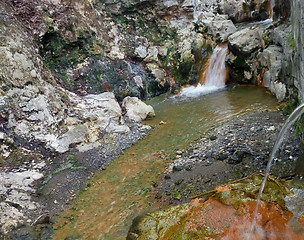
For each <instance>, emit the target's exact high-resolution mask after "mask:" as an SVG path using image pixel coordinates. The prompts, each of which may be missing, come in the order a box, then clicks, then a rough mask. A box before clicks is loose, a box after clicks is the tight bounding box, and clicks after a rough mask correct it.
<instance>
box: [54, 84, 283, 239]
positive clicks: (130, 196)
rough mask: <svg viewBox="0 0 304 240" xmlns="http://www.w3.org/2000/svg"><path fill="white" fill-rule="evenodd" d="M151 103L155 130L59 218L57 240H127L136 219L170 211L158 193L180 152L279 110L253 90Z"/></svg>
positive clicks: (261, 91) (262, 91)
mask: <svg viewBox="0 0 304 240" xmlns="http://www.w3.org/2000/svg"><path fill="white" fill-rule="evenodd" d="M147 103H148V104H150V105H152V106H153V107H154V109H155V112H156V118H154V119H151V120H148V121H146V124H148V125H150V126H152V128H153V129H152V130H151V131H150V133H149V134H148V136H147V137H146V138H144V139H143V140H141V141H139V142H138V143H136V144H135V145H134V146H132V147H131V148H129V149H127V150H126V151H125V152H124V153H123V154H122V155H121V156H119V157H118V158H117V159H115V160H114V161H113V162H112V163H111V164H110V165H109V166H108V167H107V168H106V169H105V170H103V171H101V173H100V174H98V175H96V176H95V177H94V178H92V179H91V180H90V182H89V184H88V185H87V188H86V189H85V190H84V191H82V192H81V193H80V194H79V195H78V196H77V198H76V200H75V202H74V204H73V205H72V207H71V208H69V209H68V210H67V211H65V213H64V214H63V215H62V216H61V217H59V218H58V219H57V223H56V224H55V225H54V229H55V237H54V238H55V239H66V238H68V237H71V238H72V239H77V238H81V239H125V238H126V236H127V233H128V231H129V229H130V226H131V225H132V221H133V219H134V218H135V217H137V216H138V215H141V214H143V213H146V212H149V211H154V210H157V209H159V208H161V207H163V206H165V204H164V203H162V202H161V201H159V199H158V198H155V193H154V192H155V188H157V187H158V183H159V182H160V181H162V180H163V176H164V172H165V171H166V168H167V167H168V166H169V164H170V163H172V162H173V161H174V159H175V157H176V151H181V150H182V151H183V150H184V149H186V148H187V147H188V146H189V144H190V143H192V142H193V141H195V140H197V139H199V138H201V137H202V136H204V134H205V133H206V132H207V131H209V130H210V129H211V128H213V127H217V126H219V125H221V124H222V123H224V122H226V121H228V120H231V119H233V118H234V117H236V116H240V115H243V114H245V113H250V112H261V111H275V110H276V106H277V105H278V103H277V101H276V99H275V98H274V97H273V96H272V95H270V94H269V93H267V92H266V91H265V89H263V88H257V87H250V86H247V87H245V86H242V87H241V86H230V87H226V88H225V89H224V90H221V91H218V92H215V93H212V94H208V95H204V96H200V97H196V98H189V97H188V98H183V97H179V96H175V97H172V96H160V97H158V98H155V99H152V100H150V101H148V102H147Z"/></svg>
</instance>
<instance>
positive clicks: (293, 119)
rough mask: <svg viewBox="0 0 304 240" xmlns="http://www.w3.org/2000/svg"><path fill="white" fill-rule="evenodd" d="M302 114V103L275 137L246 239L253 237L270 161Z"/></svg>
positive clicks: (303, 108) (303, 109)
mask: <svg viewBox="0 0 304 240" xmlns="http://www.w3.org/2000/svg"><path fill="white" fill-rule="evenodd" d="M303 113H304V103H302V104H301V105H300V106H298V107H297V108H296V109H295V110H294V111H293V112H292V113H291V115H290V116H289V117H288V119H287V120H286V121H285V123H284V125H283V127H282V129H281V131H280V133H279V135H278V136H277V139H276V142H275V144H274V147H273V149H272V152H271V154H270V157H269V160H268V164H267V167H266V172H265V177H264V180H263V182H262V185H261V188H260V191H259V195H258V199H257V205H256V209H255V212H254V217H253V220H252V225H251V229H250V235H249V236H248V239H252V236H254V232H255V228H256V221H257V217H258V209H259V205H260V201H261V196H262V193H263V190H264V187H265V184H266V181H267V178H268V176H269V172H270V168H271V164H272V161H273V159H274V157H275V154H276V152H277V151H278V150H279V148H280V146H281V144H282V142H283V139H284V136H285V134H286V132H287V131H288V130H289V129H290V128H291V126H292V125H293V124H294V123H295V122H296V120H297V119H298V118H299V117H301V115H302V114H303Z"/></svg>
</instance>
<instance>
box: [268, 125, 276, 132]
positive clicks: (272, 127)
mask: <svg viewBox="0 0 304 240" xmlns="http://www.w3.org/2000/svg"><path fill="white" fill-rule="evenodd" d="M275 130H276V128H275V126H271V127H269V128H267V131H275Z"/></svg>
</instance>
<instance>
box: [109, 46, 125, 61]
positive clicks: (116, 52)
mask: <svg viewBox="0 0 304 240" xmlns="http://www.w3.org/2000/svg"><path fill="white" fill-rule="evenodd" d="M108 56H109V58H111V59H112V60H116V59H120V60H122V59H124V58H125V55H124V54H123V53H122V52H121V50H120V49H119V47H118V46H113V47H112V49H111V51H110V53H109V55H108Z"/></svg>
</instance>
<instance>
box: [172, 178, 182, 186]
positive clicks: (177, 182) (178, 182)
mask: <svg viewBox="0 0 304 240" xmlns="http://www.w3.org/2000/svg"><path fill="white" fill-rule="evenodd" d="M183 181H184V179H183V178H181V179H179V180H177V181H176V182H175V183H174V184H175V185H180V184H181V183H182V182H183Z"/></svg>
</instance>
